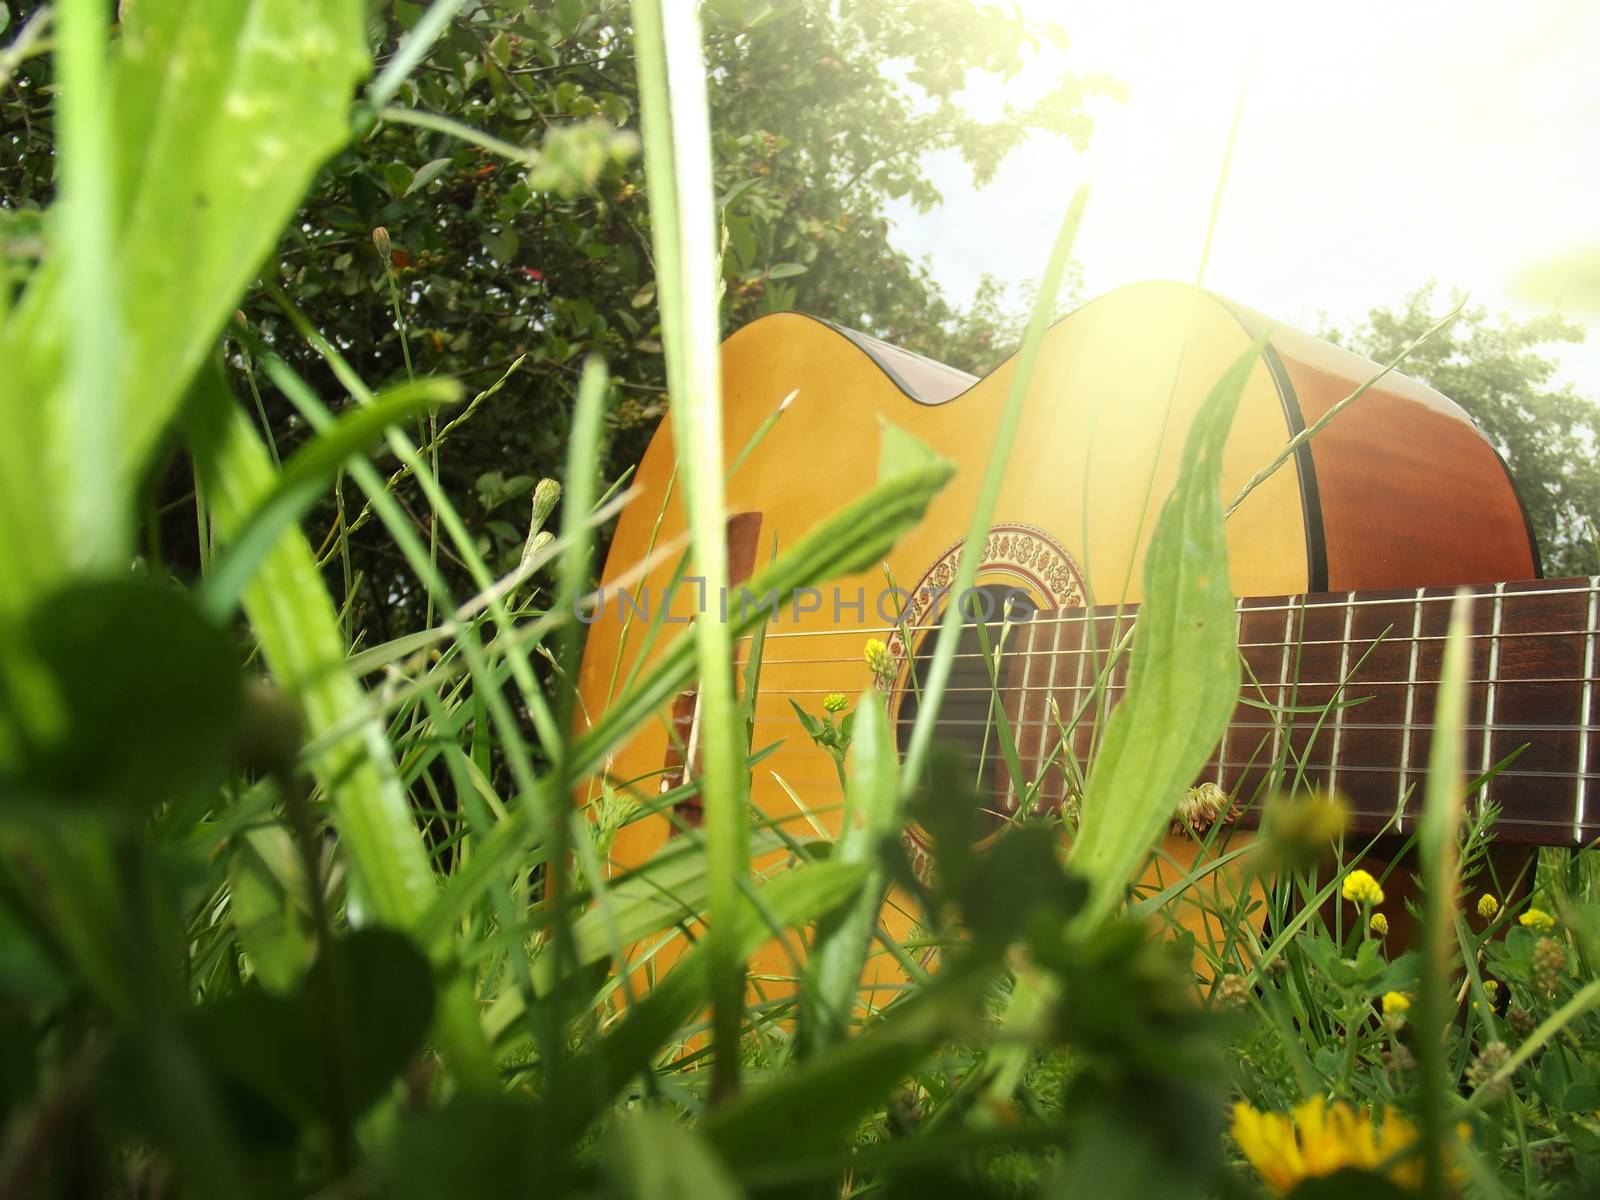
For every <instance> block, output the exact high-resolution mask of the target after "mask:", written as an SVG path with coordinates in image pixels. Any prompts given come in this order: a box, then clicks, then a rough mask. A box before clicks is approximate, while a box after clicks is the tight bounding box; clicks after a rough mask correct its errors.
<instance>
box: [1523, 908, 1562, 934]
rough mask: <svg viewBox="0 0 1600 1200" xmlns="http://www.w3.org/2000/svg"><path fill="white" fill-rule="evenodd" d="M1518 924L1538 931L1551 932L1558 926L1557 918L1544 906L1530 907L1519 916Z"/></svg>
mask: <svg viewBox="0 0 1600 1200" xmlns="http://www.w3.org/2000/svg"><path fill="white" fill-rule="evenodd" d="M1517 924H1518V925H1522V926H1525V927H1526V928H1528V929H1532V930H1533V931H1535V932H1536V933H1549V932H1550V931H1551V930H1552V929H1554V928H1555V927H1556V919H1555V918H1554V917H1552V916H1551V915H1550V914H1549V913H1547V912H1545V911H1544V909H1542V908H1530V909H1529V910H1528V911H1527V912H1525V913H1523V914H1522V915H1521V916H1520V917H1518V918H1517Z"/></svg>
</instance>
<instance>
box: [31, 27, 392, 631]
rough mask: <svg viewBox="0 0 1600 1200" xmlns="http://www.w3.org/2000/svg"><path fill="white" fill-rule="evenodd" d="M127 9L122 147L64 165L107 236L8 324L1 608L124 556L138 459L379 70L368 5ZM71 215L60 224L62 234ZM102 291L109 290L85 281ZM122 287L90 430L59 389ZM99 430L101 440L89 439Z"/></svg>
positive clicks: (109, 107)
mask: <svg viewBox="0 0 1600 1200" xmlns="http://www.w3.org/2000/svg"><path fill="white" fill-rule="evenodd" d="M126 17H127V19H126V20H125V21H124V22H123V23H122V25H121V26H120V36H119V38H118V39H117V40H116V42H115V45H114V47H113V49H112V52H111V56H110V62H109V64H108V66H107V67H106V68H105V70H104V72H103V74H102V75H101V76H98V77H97V76H94V75H93V74H91V76H90V79H91V82H94V83H97V84H99V85H100V86H102V88H103V93H104V111H105V112H106V113H107V114H108V116H109V125H110V128H109V135H110V136H109V139H108V140H109V143H110V147H111V149H110V151H109V152H108V153H109V157H105V156H102V157H99V158H95V159H92V160H88V161H82V160H80V161H75V162H73V163H72V164H70V165H69V166H68V168H67V174H68V176H69V178H72V179H74V180H76V181H77V182H78V183H79V185H80V191H81V190H82V189H84V188H93V189H94V193H95V194H96V195H97V196H98V197H100V199H101V202H102V203H103V204H105V205H106V206H107V208H108V212H107V214H106V216H107V223H108V225H109V239H110V244H109V246H108V247H107V248H106V249H105V250H104V252H103V254H102V255H101V256H100V257H101V261H100V262H99V263H98V268H99V269H98V270H97V271H95V272H92V273H91V272H87V271H83V270H76V269H74V270H73V271H68V270H67V269H66V267H65V266H64V265H63V264H62V263H61V262H60V256H52V257H51V259H50V260H48V261H47V262H46V263H45V265H44V266H43V267H41V268H40V270H39V271H38V273H37V274H36V275H35V277H34V278H33V281H32V284H31V286H30V287H29V289H28V292H27V295H26V296H25V297H24V298H23V299H22V301H21V302H20V304H19V305H18V307H17V309H16V311H15V312H14V313H13V314H12V317H11V319H10V320H9V321H8V322H6V324H5V326H4V327H3V329H0V362H4V363H5V364H6V370H5V371H4V372H3V373H0V423H3V424H4V426H5V428H6V431H7V433H6V436H5V437H4V438H0V479H3V480H4V483H3V484H0V558H4V559H5V561H6V563H7V569H6V571H4V572H0V611H4V610H6V609H8V608H9V609H12V610H13V611H15V609H16V608H18V607H20V604H21V602H22V600H23V598H24V597H26V596H27V595H28V594H30V593H32V592H36V591H37V590H39V589H40V587H41V586H42V584H43V583H44V581H45V580H47V579H49V578H50V577H51V576H53V575H57V574H59V573H60V572H61V570H62V569H63V568H64V567H66V566H67V565H69V564H71V563H74V562H94V563H102V564H103V563H108V562H114V561H115V560H116V559H117V558H118V557H119V556H122V555H125V554H126V553H127V551H128V549H129V548H130V546H131V543H132V529H133V513H134V508H133V505H132V500H133V490H134V488H135V486H136V484H137V481H138V477H139V474H140V472H141V471H142V470H143V469H144V467H145V465H146V463H147V462H148V461H149V460H150V458H151V455H152V453H153V452H154V451H155V449H156V445H157V441H158V439H159V438H160V437H161V435H162V434H163V432H164V431H165V429H166V428H167V427H168V426H169V425H170V423H171V421H172V419H173V417H174V416H175V414H176V412H177V408H178V404H179V402H180V400H181V399H182V397H183V396H184V394H185V390H186V388H187V386H188V384H189V381H190V379H191V378H192V377H193V375H194V373H195V371H196V370H198V369H199V367H200V365H201V363H202V362H203V360H204V358H205V356H206V355H207V354H208V353H209V352H210V351H211V349H212V348H213V346H214V345H215V344H216V340H217V336H218V334H219V333H220V332H221V331H222V329H223V326H224V324H225V323H226V322H227V321H228V319H229V318H230V317H231V316H232V314H233V312H234V310H235V307H236V305H237V303H238V299H239V296H240V294H241V292H243V290H244V288H245V286H246V284H248V283H249V281H250V279H251V278H252V277H253V276H254V275H255V273H256V271H257V270H258V269H259V267H260V264H261V260H262V258H263V257H264V256H265V255H266V254H267V253H268V252H269V251H270V250H271V249H272V247H273V246H274V244H275V243H276V241H277V238H278V235H279V232H280V231H281V229H282V227H283V224H284V222H285V221H286V220H288V218H289V217H290V215H291V214H292V213H293V212H294V210H295V207H296V205H298V204H299V202H300V199H301V197H302V195H303V194H304V192H305V189H306V186H307V185H308V184H309V183H310V181H311V178H312V175H313V173H314V172H315V171H316V169H317V167H318V165H319V164H320V163H321V162H322V160H323V159H325V158H326V157H327V156H328V155H329V154H330V153H332V152H333V151H334V150H335V149H337V148H338V147H339V146H340V145H342V144H343V142H344V141H345V138H346V136H347V131H348V113H349V106H350V97H351V94H352V92H353V89H354V87H355V84H356V81H357V80H358V79H359V78H360V77H361V76H362V75H363V74H364V73H365V71H366V69H367V55H366V32H365V12H364V6H363V4H362V3H361V0H233V2H231V3H226V4H193V3H181V2H179V0H142V2H141V3H138V4H130V5H127V6H126ZM94 149H95V147H94V145H93V144H92V141H91V143H90V144H89V145H88V147H87V148H85V145H84V142H83V141H82V140H79V141H78V142H77V143H76V145H74V146H72V147H69V151H70V152H71V153H80V152H81V153H84V154H89V153H92V152H93V151H94ZM80 208H81V205H80ZM53 215H54V214H53ZM79 215H80V216H81V213H80V214H79ZM73 227H74V226H73V225H70V224H67V225H64V224H62V223H61V222H60V221H56V222H55V235H56V236H57V237H58V238H59V237H65V236H70V231H71V229H72V228H73ZM69 249H70V247H69ZM68 258H69V260H70V259H71V255H70V254H69V256H68ZM90 265H91V266H94V265H95V264H90ZM89 287H95V288H104V289H106V293H105V295H88V296H86V295H83V294H80V293H81V292H82V291H83V289H85V288H89ZM106 296H109V298H110V303H109V315H108V318H107V321H108V324H109V325H110V327H111V328H110V331H109V333H108V335H107V336H108V338H110V339H111V341H112V342H113V344H114V345H115V346H116V348H117V349H116V353H115V356H114V359H113V361H112V362H111V363H110V364H109V366H110V370H109V372H108V375H107V383H108V385H109V386H108V387H107V388H105V389H103V391H102V392H101V394H100V395H99V396H98V397H97V398H96V401H95V408H96V411H95V412H94V413H93V414H92V416H93V418H94V424H93V425H92V428H91V429H90V430H87V431H86V430H85V428H84V426H83V422H85V421H86V420H87V419H88V418H89V417H90V416H91V414H87V413H85V412H83V411H80V410H81V409H82V407H83V405H82V404H77V405H68V404H65V403H62V397H63V396H64V395H65V389H66V387H67V386H68V375H69V372H70V371H73V370H76V369H77V368H76V367H75V366H74V363H75V361H76V360H75V358H74V356H75V355H77V354H78V353H79V350H80V349H81V347H79V345H78V338H77V329H78V325H79V321H80V317H81V316H82V315H83V314H84V313H88V312H95V311H99V309H100V308H101V307H104V306H105V305H104V301H105V299H106ZM80 399H82V398H81V397H80ZM90 432H92V434H93V439H94V442H93V445H94V446H95V447H99V448H101V449H104V450H105V451H106V453H105V454H104V455H101V454H99V453H96V454H94V455H88V454H79V453H77V452H76V450H77V448H78V447H79V446H80V445H85V444H87V443H86V442H85V439H86V438H87V437H88V436H89V433H90ZM102 460H103V461H102ZM85 473H90V474H91V477H90V478H88V479H85V478H84V477H83V476H84V474H85ZM85 488H88V489H92V491H93V492H94V494H96V495H98V496H100V497H102V498H103V499H104V503H103V504H101V505H100V506H99V508H98V510H97V511H94V512H89V511H87V506H85V505H82V504H79V503H77V502H75V501H74V500H73V497H74V496H75V495H76V494H77V493H78V491H79V490H81V489H85ZM102 523H103V524H104V526H105V527H106V528H105V529H104V531H102V530H101V529H100V528H99V525H100V524H102Z"/></svg>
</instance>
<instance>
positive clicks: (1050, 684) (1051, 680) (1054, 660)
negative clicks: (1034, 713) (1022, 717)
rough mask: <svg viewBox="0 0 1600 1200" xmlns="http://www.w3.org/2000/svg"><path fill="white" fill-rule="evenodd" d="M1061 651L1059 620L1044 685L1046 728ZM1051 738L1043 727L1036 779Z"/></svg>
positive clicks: (1041, 772)
mask: <svg viewBox="0 0 1600 1200" xmlns="http://www.w3.org/2000/svg"><path fill="white" fill-rule="evenodd" d="M1060 653H1061V624H1060V622H1057V623H1056V624H1055V627H1054V628H1053V629H1051V631H1050V675H1049V677H1048V678H1047V679H1046V680H1045V684H1044V687H1045V692H1044V720H1045V722H1046V725H1045V728H1048V727H1049V720H1050V705H1051V704H1052V703H1054V701H1055V694H1056V668H1057V667H1058V666H1060V662H1061V660H1060V659H1059V658H1058V657H1057V656H1058V655H1059V654H1060ZM1049 740H1050V739H1049V738H1047V737H1045V735H1044V730H1043V729H1041V730H1040V731H1039V752H1038V755H1037V756H1036V758H1035V760H1034V764H1033V777H1034V778H1035V779H1037V778H1039V776H1040V775H1042V774H1044V763H1045V746H1046V745H1047V744H1048V743H1049ZM1040 786H1041V787H1042V786H1043V785H1042V784H1041V785H1040Z"/></svg>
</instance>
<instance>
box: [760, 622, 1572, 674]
mask: <svg viewBox="0 0 1600 1200" xmlns="http://www.w3.org/2000/svg"><path fill="white" fill-rule="evenodd" d="M1033 623H1034V622H1023V623H1021V624H1017V625H1013V626H1012V629H1013V630H1014V631H1016V630H1022V629H1024V628H1026V626H1027V625H1029V624H1033ZM1049 623H1050V622H1048V621H1043V622H1038V624H1041V625H1047V624H1049ZM990 624H994V622H990ZM926 628H928V629H936V628H938V627H937V626H927V627H926ZM1130 628H1132V625H1131V623H1130V624H1129V625H1128V626H1125V627H1124V628H1122V629H1121V630H1119V631H1113V634H1112V638H1111V640H1113V641H1115V640H1120V636H1121V635H1122V634H1125V633H1126V632H1127V631H1128V629H1130ZM853 633H854V631H853V630H844V629H840V630H832V631H828V632H821V631H818V632H817V633H815V634H813V635H811V636H815V637H848V636H852V635H853ZM768 636H769V637H770V636H771V635H770V634H769V635H768ZM1588 636H1590V634H1589V630H1587V629H1548V630H1527V631H1523V632H1512V633H1469V634H1467V635H1466V640H1467V641H1472V642H1476V641H1486V642H1512V641H1536V640H1538V639H1540V638H1562V637H1570V638H1585V637H1588ZM1447 640H1449V639H1448V635H1446V634H1442V633H1441V634H1420V635H1418V636H1416V637H1407V636H1396V637H1388V636H1386V635H1384V634H1376V635H1372V636H1363V637H1357V638H1351V639H1350V640H1349V641H1348V642H1346V641H1345V640H1344V639H1343V638H1304V639H1299V640H1296V639H1292V638H1291V639H1288V640H1283V639H1280V640H1278V641H1275V642H1239V643H1237V645H1238V648H1239V651H1240V653H1243V652H1244V651H1247V650H1282V649H1283V648H1284V647H1285V646H1290V647H1300V648H1304V647H1307V646H1346V645H1348V646H1350V647H1352V648H1356V647H1361V646H1368V645H1370V646H1374V647H1376V646H1396V647H1402V648H1403V647H1407V646H1411V645H1413V644H1416V645H1421V644H1422V643H1424V642H1439V643H1443V642H1445V641H1447ZM1110 649H1111V647H1110V646H1098V647H1094V648H1093V649H1091V648H1090V647H1088V646H1062V647H1059V648H1057V649H1052V650H1046V649H1044V648H1043V647H1042V646H1041V647H1034V646H1031V645H1029V646H1017V647H1015V648H1014V649H1008V650H1004V651H1002V653H1001V655H1000V658H1001V661H1002V662H1003V661H1005V660H1006V659H1008V658H1018V657H1023V656H1030V657H1039V658H1048V657H1052V656H1054V655H1057V654H1065V655H1074V654H1090V653H1093V654H1097V655H1104V654H1106V653H1108V652H1109V651H1110ZM955 657H956V658H958V659H962V658H977V659H984V660H985V661H987V659H988V656H986V655H984V654H983V653H982V652H981V651H976V650H970V651H965V652H963V651H959V650H958V651H957V652H956V655H955ZM862 661H863V660H862V657H861V655H859V654H854V655H844V656H842V657H839V658H763V659H762V660H761V665H762V666H763V667H769V666H772V667H783V666H813V665H822V664H832V663H855V664H858V665H859V664H861V663H862Z"/></svg>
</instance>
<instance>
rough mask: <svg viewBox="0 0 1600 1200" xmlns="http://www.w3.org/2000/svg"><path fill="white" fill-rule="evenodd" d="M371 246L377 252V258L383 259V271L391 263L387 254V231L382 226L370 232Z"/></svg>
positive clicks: (388, 253)
mask: <svg viewBox="0 0 1600 1200" xmlns="http://www.w3.org/2000/svg"><path fill="white" fill-rule="evenodd" d="M372 245H373V246H374V248H376V250H377V251H378V257H379V258H381V259H383V265H384V267H385V269H387V268H388V267H389V265H390V261H391V256H390V252H389V231H388V230H387V229H385V228H384V227H383V226H382V225H379V226H378V227H377V228H376V229H374V230H373V231H372Z"/></svg>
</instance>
